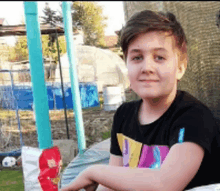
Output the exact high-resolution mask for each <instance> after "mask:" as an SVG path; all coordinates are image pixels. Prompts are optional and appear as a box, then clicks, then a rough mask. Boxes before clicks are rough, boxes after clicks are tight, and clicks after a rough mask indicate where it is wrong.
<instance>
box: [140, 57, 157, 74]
mask: <svg viewBox="0 0 220 191" xmlns="http://www.w3.org/2000/svg"><path fill="white" fill-rule="evenodd" d="M141 73H149V74H153V73H154V67H153V64H152V63H151V62H150V61H149V60H148V59H146V60H144V62H143V64H142V68H141Z"/></svg>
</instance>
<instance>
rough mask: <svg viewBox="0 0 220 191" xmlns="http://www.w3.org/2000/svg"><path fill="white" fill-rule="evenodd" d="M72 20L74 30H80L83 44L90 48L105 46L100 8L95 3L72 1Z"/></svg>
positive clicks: (103, 19) (103, 18)
mask: <svg viewBox="0 0 220 191" xmlns="http://www.w3.org/2000/svg"><path fill="white" fill-rule="evenodd" d="M72 9H73V13H72V20H73V26H74V29H75V30H76V29H80V30H81V29H82V31H83V33H84V43H85V44H86V45H91V46H105V41H104V29H105V27H106V24H105V23H104V21H105V20H106V19H107V17H104V16H103V15H102V11H103V10H102V7H101V6H98V5H97V4H96V2H85V1H74V2H73V5H72Z"/></svg>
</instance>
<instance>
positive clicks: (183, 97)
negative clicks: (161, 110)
mask: <svg viewBox="0 0 220 191" xmlns="http://www.w3.org/2000/svg"><path fill="white" fill-rule="evenodd" d="M176 102H177V104H178V105H179V106H180V107H181V106H183V107H188V106H193V107H195V108H198V109H199V108H200V109H203V110H207V111H211V110H210V108H209V107H208V106H207V105H205V103H203V102H202V101H200V100H199V99H197V98H196V97H194V96H193V95H192V94H190V93H189V92H187V91H183V90H178V91H177V96H176Z"/></svg>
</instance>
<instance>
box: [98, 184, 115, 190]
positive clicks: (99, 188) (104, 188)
mask: <svg viewBox="0 0 220 191" xmlns="http://www.w3.org/2000/svg"><path fill="white" fill-rule="evenodd" d="M96 191H114V190H112V189H110V188H107V187H104V186H102V185H101V184H99V186H98V188H97V189H96Z"/></svg>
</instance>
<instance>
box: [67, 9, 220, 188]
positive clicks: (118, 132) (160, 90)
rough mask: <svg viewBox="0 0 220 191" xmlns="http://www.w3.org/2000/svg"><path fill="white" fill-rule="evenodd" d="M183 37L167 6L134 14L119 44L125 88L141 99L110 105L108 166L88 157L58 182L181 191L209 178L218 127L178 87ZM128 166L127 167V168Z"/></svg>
mask: <svg viewBox="0 0 220 191" xmlns="http://www.w3.org/2000/svg"><path fill="white" fill-rule="evenodd" d="M186 44H187V40H186V37H185V34H184V31H183V29H182V27H181V25H180V23H179V22H177V21H176V18H175V16H174V15H173V14H171V13H167V14H163V13H155V12H152V11H149V10H145V11H141V12H139V13H136V14H134V15H133V16H132V17H131V18H130V19H129V21H128V22H127V23H126V25H125V27H124V28H123V31H122V35H121V47H122V50H123V53H124V56H125V60H126V63H127V67H128V76H129V80H130V84H131V88H132V89H133V91H134V92H136V93H137V94H138V95H139V96H140V97H141V100H138V101H132V102H128V103H123V104H122V105H121V106H120V107H119V108H118V109H117V111H116V113H115V116H114V122H113V127H112V134H111V149H110V152H111V154H110V161H109V166H106V165H94V166H92V167H90V168H88V169H86V170H85V171H83V172H82V173H80V175H79V176H78V177H77V178H76V179H75V180H74V181H73V183H72V184H71V185H70V186H69V187H67V188H66V189H63V190H79V189H81V188H85V189H86V190H95V189H96V188H97V186H98V184H100V186H99V187H98V190H139V191H144V190H146V191H147V190H150V191H154V190H155V191H180V190H185V189H187V190H188V189H191V188H195V187H199V186H204V185H209V184H215V183H218V182H219V181H220V177H219V178H218V177H217V172H218V169H219V167H218V166H219V165H218V160H219V157H218V153H217V152H219V151H218V146H217V145H218V144H217V142H218V137H217V136H218V129H217V125H216V123H215V119H214V117H213V115H212V113H211V111H210V110H209V109H208V108H207V107H206V106H205V105H204V104H202V103H201V102H200V101H198V100H197V99H196V98H194V97H193V96H191V95H190V94H188V93H187V92H184V91H178V90H177V82H178V81H179V80H180V79H181V78H182V77H183V75H184V73H185V70H186V67H187V47H186ZM126 167H129V168H126Z"/></svg>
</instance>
